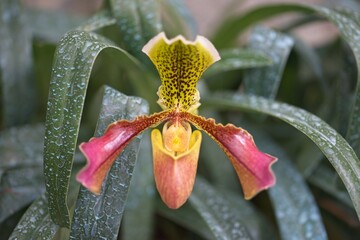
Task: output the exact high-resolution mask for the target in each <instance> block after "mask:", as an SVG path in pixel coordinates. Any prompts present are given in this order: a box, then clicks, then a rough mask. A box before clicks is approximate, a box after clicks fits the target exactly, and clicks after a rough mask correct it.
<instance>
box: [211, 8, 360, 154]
mask: <svg viewBox="0 0 360 240" xmlns="http://www.w3.org/2000/svg"><path fill="white" fill-rule="evenodd" d="M289 11H297V12H302V13H314V12H316V13H318V14H320V15H321V16H323V17H326V18H327V19H328V20H329V21H331V22H332V23H333V24H335V25H336V26H337V27H338V29H339V31H340V33H341V34H342V36H343V37H344V39H345V40H346V41H347V42H348V43H349V45H350V47H351V49H352V50H353V52H354V55H355V58H356V62H357V66H358V70H359V69H360V48H359V47H358V42H359V41H358V39H359V37H360V14H359V13H357V12H353V11H351V10H344V9H340V8H337V9H331V8H325V7H319V6H306V5H302V4H300V5H299V4H274V5H271V6H263V7H259V8H256V9H254V10H252V11H250V12H247V13H246V14H244V15H242V16H236V17H233V18H231V19H229V20H228V21H226V23H225V24H224V25H223V26H221V27H220V30H219V31H218V32H217V34H215V36H217V38H215V39H214V43H215V45H216V46H217V47H224V46H227V45H229V44H230V43H231V42H233V41H234V40H235V38H236V36H238V34H240V33H241V32H242V31H244V30H245V29H246V27H248V26H250V25H251V24H254V23H255V22H258V21H260V20H263V19H266V18H268V17H271V16H274V15H277V14H280V13H285V12H289ZM352 105H353V106H352V114H351V117H350V123H349V128H348V133H347V136H346V139H347V140H348V141H349V143H350V145H351V146H352V147H353V148H354V150H355V152H356V153H357V154H358V155H360V134H358V133H359V132H360V120H359V119H360V74H358V80H357V86H356V90H355V100H354V103H353V104H352Z"/></svg>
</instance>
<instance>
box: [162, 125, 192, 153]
mask: <svg viewBox="0 0 360 240" xmlns="http://www.w3.org/2000/svg"><path fill="white" fill-rule="evenodd" d="M191 132H192V131H191V126H190V124H189V123H188V122H179V121H176V122H171V121H169V122H167V123H165V125H164V128H163V140H164V146H165V148H166V149H167V150H168V151H170V152H173V153H175V155H177V154H179V153H183V152H185V151H187V150H188V149H189V147H190V137H191Z"/></svg>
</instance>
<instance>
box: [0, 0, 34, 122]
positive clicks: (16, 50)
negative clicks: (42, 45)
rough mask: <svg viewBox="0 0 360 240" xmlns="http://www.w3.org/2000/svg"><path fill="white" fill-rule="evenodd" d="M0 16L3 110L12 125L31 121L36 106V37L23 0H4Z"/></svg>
mask: <svg viewBox="0 0 360 240" xmlns="http://www.w3.org/2000/svg"><path fill="white" fill-rule="evenodd" d="M0 15H1V18H0V39H1V41H0V56H1V61H0V85H1V88H0V89H1V93H0V95H1V98H2V99H1V100H2V101H1V105H2V106H0V109H1V110H0V111H1V112H2V113H1V117H3V119H2V123H3V124H4V126H5V127H11V126H15V125H21V124H25V123H27V122H28V121H29V119H30V118H31V117H32V116H33V114H34V109H35V106H36V101H35V99H37V98H36V91H35V90H36V88H35V87H34V86H35V84H34V82H33V62H32V42H31V41H32V36H31V31H30V29H29V27H27V19H26V18H27V16H26V14H25V11H24V9H23V8H22V6H21V1H19V0H3V1H0ZM20 96H21V97H20Z"/></svg>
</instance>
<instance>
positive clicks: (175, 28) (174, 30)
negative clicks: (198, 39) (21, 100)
mask: <svg viewBox="0 0 360 240" xmlns="http://www.w3.org/2000/svg"><path fill="white" fill-rule="evenodd" d="M161 7H163V8H164V10H163V11H162V13H163V14H164V18H165V20H164V21H163V25H164V29H165V31H166V33H170V34H173V35H178V34H182V35H183V36H186V37H187V38H189V39H193V38H195V36H196V33H197V27H196V21H195V19H194V17H193V15H192V14H191V12H190V11H189V9H188V7H187V6H186V4H185V3H184V1H182V0H161ZM169 37H170V36H169Z"/></svg>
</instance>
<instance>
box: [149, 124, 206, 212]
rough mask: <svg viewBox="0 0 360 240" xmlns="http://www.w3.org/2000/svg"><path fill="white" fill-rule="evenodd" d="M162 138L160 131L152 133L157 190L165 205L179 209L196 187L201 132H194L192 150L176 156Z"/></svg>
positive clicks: (155, 130) (191, 141)
mask: <svg viewBox="0 0 360 240" xmlns="http://www.w3.org/2000/svg"><path fill="white" fill-rule="evenodd" d="M162 137H163V136H162V135H161V132H160V131H159V130H158V129H154V130H153V131H152V132H151V142H152V147H153V165H154V176H155V183H156V188H157V189H158V191H159V193H160V196H161V199H162V200H163V201H164V203H165V204H166V205H167V206H168V207H169V208H172V209H177V208H179V207H181V206H182V205H183V204H184V203H185V202H186V200H187V199H188V198H189V196H190V194H191V192H192V189H193V186H194V182H195V176H196V170H197V164H198V159H199V152H200V144H201V132H200V131H197V130H196V131H194V132H193V133H192V134H191V138H190V148H189V149H188V150H187V151H186V152H184V153H182V154H180V155H176V156H175V155H174V154H173V152H169V151H168V150H167V149H166V148H165V147H164V144H163V138H162Z"/></svg>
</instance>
